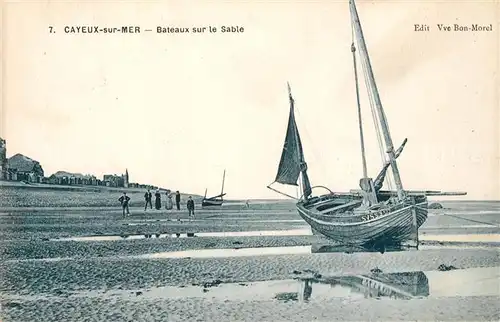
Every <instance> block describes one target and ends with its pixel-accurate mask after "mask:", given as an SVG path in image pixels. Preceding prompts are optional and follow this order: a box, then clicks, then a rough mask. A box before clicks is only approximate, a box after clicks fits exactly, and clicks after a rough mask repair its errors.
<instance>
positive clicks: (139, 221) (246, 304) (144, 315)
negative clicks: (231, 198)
mask: <svg viewBox="0 0 500 322" xmlns="http://www.w3.org/2000/svg"><path fill="white" fill-rule="evenodd" d="M443 205H444V206H445V209H440V210H434V211H432V214H431V215H430V216H429V218H428V220H427V222H426V223H425V224H424V226H423V227H422V228H421V230H420V235H421V237H422V239H423V241H422V245H421V247H420V249H419V250H411V251H396V252H390V251H387V252H384V253H380V252H368V251H346V250H336V251H332V250H330V252H328V251H326V249H327V248H328V247H327V248H325V247H326V246H328V245H331V243H330V242H329V241H328V240H326V239H324V238H322V237H320V236H313V235H311V234H310V232H308V226H307V225H306V224H305V223H304V222H303V221H302V220H301V219H300V217H299V216H298V215H297V213H296V212H295V210H294V206H293V204H292V203H280V204H277V203H259V204H250V208H248V209H247V208H246V206H245V205H244V204H241V203H239V204H236V203H235V204H227V205H224V206H223V207H222V208H220V209H212V210H205V209H204V210H201V209H200V210H198V211H197V215H196V218H195V220H194V221H188V220H187V215H186V213H185V211H181V212H175V211H174V212H167V211H166V210H161V211H155V210H148V211H147V212H144V211H143V209H142V208H141V207H132V208H131V213H132V214H131V216H130V217H127V218H125V219H122V218H121V210H120V209H119V208H110V207H100V208H99V207H87V206H84V205H76V206H74V207H72V208H67V207H57V205H56V206H54V205H51V206H50V208H49V207H30V208H21V207H20V206H19V205H11V206H10V207H9V205H6V206H5V207H4V208H3V209H0V256H1V258H2V262H1V263H0V275H1V276H2V278H1V279H0V297H1V305H2V307H1V316H2V320H1V321H23V322H24V321H188V320H189V321H192V320H194V321H313V320H316V321H346V320H351V321H361V320H362V321H367V320H372V321H373V320H381V321H396V320H398V321H401V320H404V321H408V320H411V321H414V320H423V321H433V320H448V321H463V320H468V321H471V320H473V321H478V320H481V321H483V320H485V321H486V320H487V321H497V320H499V319H500V312H499V304H498V303H499V300H500V298H499V294H500V292H499V276H498V275H499V274H500V256H499V255H500V253H499V252H498V250H499V249H498V245H500V239H499V232H500V228H499V224H500V216H499V214H500V203H495V202H493V203H492V202H489V203H488V202H483V203H479V204H478V203H474V202H470V203H466V202H463V203H456V202H455V203H450V204H448V205H447V204H446V203H443ZM178 219H180V221H179V220H178ZM224 232H225V233H226V234H225V235H224V234H223V233H224ZM238 232H239V233H238ZM207 233H213V234H208V235H207ZM232 233H234V234H232ZM259 234H261V235H262V236H259ZM280 234H281V235H280ZM188 236H191V237H188ZM426 236H429V238H426ZM78 237H80V238H82V237H83V239H78ZM401 272H405V274H407V275H408V274H409V275H408V276H414V274H417V273H418V274H423V276H425V278H424V280H419V282H418V283H417V284H415V285H414V286H415V289H414V288H411V287H410V286H408V281H406V280H405V281H404V282H401V283H400V282H397V281H398V280H399V279H400V277H397V276H399V275H398V274H395V273H401ZM416 272H417V273H416ZM412 274H413V275H412ZM360 276H361V277H360ZM394 276H396V277H394ZM405 276H406V275H405ZM415 276H416V275H415ZM419 276H420V275H419ZM344 277H345V278H346V280H350V279H352V278H353V280H356V279H359V280H363V283H361V284H359V285H358V284H356V283H354V284H352V283H351V282H349V283H351V284H349V283H348V284H345V283H344V282H342V283H344V284H345V285H344V284H342V283H340V284H342V285H340V284H339V282H338V281H339V278H344ZM332 279H333V280H336V281H337V282H335V283H334V282H331V280H332ZM309 280H313V281H314V283H313V286H312V293H311V290H310V289H307V287H306V290H309V291H304V286H303V283H305V281H309ZM341 280H342V279H341ZM390 280H393V281H392V282H389V281H390ZM342 281H343V280H342ZM367 281H368V282H367ZM395 281H396V282H395ZM328 283H330V284H328ZM394 283H396V284H394ZM398 283H399V284H398ZM306 284H307V283H306ZM410 284H411V283H410ZM301 285H302V286H301ZM304 285H305V284H304ZM360 285H362V286H360ZM422 288H423V289H424V290H425V291H424V292H423V293H422V292H421V289H422ZM363 289H364V291H363ZM417 289H418V290H417ZM367 290H368V291H369V294H367V293H366V292H367ZM373 290H375V291H373ZM415 290H417V291H415ZM308 292H309V293H308ZM363 292H364V293H363ZM415 292H416V293H415ZM311 294H312V295H311ZM389 295H390V296H389ZM304 296H305V297H304Z"/></svg>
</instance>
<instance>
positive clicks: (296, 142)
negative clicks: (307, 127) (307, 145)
mask: <svg viewBox="0 0 500 322" xmlns="http://www.w3.org/2000/svg"><path fill="white" fill-rule="evenodd" d="M286 86H287V87H288V98H289V99H290V106H291V107H292V110H293V111H292V112H293V123H294V125H296V124H297V123H296V122H295V101H294V99H293V96H292V89H291V88H290V83H289V82H286ZM294 134H295V144H296V145H297V155H298V157H299V162H301V161H302V157H301V156H300V146H299V137H298V135H297V131H294ZM301 174H302V171H301ZM298 179H299V180H298V181H299V182H298V186H299V189H300V190H299V191H303V189H304V187H303V186H302V180H300V179H301V178H300V176H299V178H298ZM299 197H300V195H299Z"/></svg>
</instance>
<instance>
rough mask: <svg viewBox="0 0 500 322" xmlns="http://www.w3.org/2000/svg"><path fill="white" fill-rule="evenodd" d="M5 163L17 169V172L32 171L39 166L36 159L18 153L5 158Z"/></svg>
mask: <svg viewBox="0 0 500 322" xmlns="http://www.w3.org/2000/svg"><path fill="white" fill-rule="evenodd" d="M7 164H8V166H9V168H11V169H12V168H13V169H17V171H18V172H31V171H34V170H35V168H36V167H37V166H40V163H39V162H38V161H36V160H33V159H31V158H29V157H27V156H25V155H22V154H20V153H18V154H16V155H13V156H11V157H10V158H9V159H8V160H7Z"/></svg>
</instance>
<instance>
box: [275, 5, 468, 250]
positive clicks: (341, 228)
mask: <svg viewBox="0 0 500 322" xmlns="http://www.w3.org/2000/svg"><path fill="white" fill-rule="evenodd" d="M349 5H350V13H351V25H352V38H353V39H352V45H351V52H352V57H353V62H354V76H355V77H354V78H355V83H356V98H357V108H358V123H359V132H360V142H361V156H362V163H363V177H362V178H361V179H360V181H359V185H360V188H361V190H351V191H350V192H347V193H333V192H332V191H331V190H330V189H328V188H326V187H324V186H314V187H311V183H310V181H309V177H308V174H307V163H306V161H305V157H304V152H303V150H302V143H301V139H300V135H299V131H298V128H297V124H296V122H295V115H294V99H293V97H292V92H291V89H290V85H289V84H288V96H289V101H290V114H289V120H288V129H287V133H286V136H285V143H284V147H283V152H282V155H281V160H280V163H279V167H278V173H277V175H276V178H275V181H274V182H273V183H271V184H270V185H268V188H269V189H271V190H273V191H276V192H278V193H281V194H284V195H286V196H288V197H292V196H290V195H287V194H285V193H282V192H280V191H278V190H276V189H274V188H272V187H271V185H272V184H274V183H276V182H277V183H281V184H285V185H293V186H299V184H297V182H298V181H299V178H300V179H301V180H300V181H301V182H300V186H301V192H302V196H300V197H299V198H294V197H292V198H294V199H297V200H298V201H297V204H296V207H297V210H298V213H299V215H300V216H301V217H302V218H303V219H304V220H305V221H306V222H307V223H308V224H309V225H310V226H311V228H312V230H313V233H315V234H321V235H323V236H326V237H328V238H330V239H331V240H334V241H336V242H339V243H341V244H347V245H374V244H402V243H407V245H411V246H418V228H419V227H420V226H421V225H422V224H423V223H424V222H425V221H426V219H427V213H428V201H427V196H429V195H464V194H466V193H464V192H449V193H448V192H440V191H406V190H404V189H403V184H402V181H401V175H400V173H399V169H398V165H397V160H396V159H397V158H398V157H399V155H400V154H401V152H402V151H403V148H404V146H405V145H406V142H407V140H406V139H405V140H404V142H403V144H402V145H401V147H400V148H399V149H397V150H394V145H393V143H392V137H391V134H390V131H389V126H388V122H387V119H386V116H385V113H384V109H383V107H382V102H381V100H380V96H379V93H378V90H377V85H376V83H375V78H374V75H373V71H372V68H371V64H370V59H369V55H368V51H367V48H366V44H365V41H364V37H363V31H362V28H361V24H360V21H359V17H358V13H357V9H356V4H355V2H354V0H351V1H349ZM355 43H357V45H358V47H359V56H360V58H361V63H362V64H361V65H362V67H363V71H364V73H365V81H366V85H367V90H368V97H369V101H370V106H371V109H372V112H373V116H374V121H375V122H374V123H375V129H376V133H377V138H378V140H379V144H380V148H381V151H380V152H381V155H382V156H383V159H384V164H383V167H382V170H381V171H380V172H379V174H378V175H377V177H376V178H375V180H373V179H372V178H370V177H368V173H367V166H366V158H365V146H364V137H363V124H362V121H361V120H362V119H361V106H360V99H359V84H358V75H357V63H356V45H355ZM382 138H383V140H382ZM386 157H388V160H387V161H386V160H385V158H386ZM389 167H390V168H391V169H392V175H393V179H394V183H395V186H396V191H392V190H386V191H383V190H381V188H382V187H383V184H384V180H385V177H386V174H387V171H388V169H389ZM316 187H322V188H326V189H327V190H328V191H329V193H328V194H324V195H321V196H316V197H313V196H312V189H313V188H316Z"/></svg>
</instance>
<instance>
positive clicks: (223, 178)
mask: <svg viewBox="0 0 500 322" xmlns="http://www.w3.org/2000/svg"><path fill="white" fill-rule="evenodd" d="M224 180H226V169H224V174H223V175H222V189H221V191H220V194H221V197H220V198H221V200H222V198H223V194H224Z"/></svg>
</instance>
